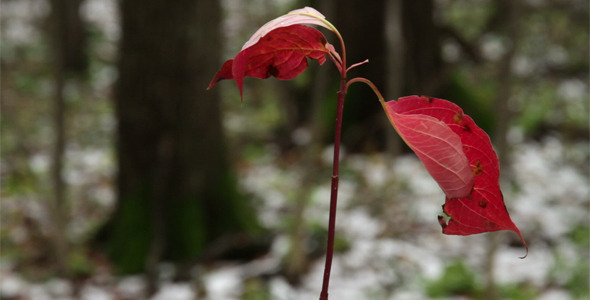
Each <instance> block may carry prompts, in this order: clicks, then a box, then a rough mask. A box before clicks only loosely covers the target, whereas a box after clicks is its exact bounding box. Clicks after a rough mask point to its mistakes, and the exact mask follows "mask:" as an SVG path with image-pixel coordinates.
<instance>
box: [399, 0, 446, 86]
mask: <svg viewBox="0 0 590 300" xmlns="http://www.w3.org/2000/svg"><path fill="white" fill-rule="evenodd" d="M402 28H403V35H404V47H405V53H404V57H405V66H404V81H405V83H404V86H405V88H404V92H405V94H408V95H414V94H417V95H436V94H438V92H439V91H440V89H441V87H442V86H443V85H444V84H446V81H445V80H443V74H442V60H441V57H440V48H441V44H440V38H439V29H438V27H437V26H436V24H435V23H434V2H433V0H421V1H414V0H403V1H402Z"/></svg>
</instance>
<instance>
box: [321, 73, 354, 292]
mask: <svg viewBox="0 0 590 300" xmlns="http://www.w3.org/2000/svg"><path fill="white" fill-rule="evenodd" d="M346 87H347V85H346V73H344V74H343V78H342V79H341V80H340V90H339V91H338V99H337V103H336V126H335V129H334V162H333V167H332V187H331V190H330V219H329V221H328V242H327V245H326V264H325V266H324V282H323V284H322V292H321V293H320V300H328V287H329V285H330V271H331V269H332V258H333V256H334V236H335V231H336V204H337V203H338V179H339V178H338V172H339V165H340V136H341V132H342V112H343V110H344V98H345V96H346Z"/></svg>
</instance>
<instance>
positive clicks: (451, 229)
mask: <svg viewBox="0 0 590 300" xmlns="http://www.w3.org/2000/svg"><path fill="white" fill-rule="evenodd" d="M386 110H387V113H388V115H389V116H390V120H392V123H393V125H394V127H396V129H397V130H398V132H399V133H400V135H402V137H403V138H404V140H405V141H406V142H409V143H408V144H409V145H410V147H411V148H412V149H413V150H414V151H415V152H416V154H418V156H419V157H420V159H421V160H422V162H423V163H424V164H425V166H426V168H427V169H428V170H429V172H430V174H431V175H432V176H433V178H434V179H435V180H436V181H437V182H438V183H439V185H441V187H442V188H443V190H445V187H443V186H444V185H450V186H452V187H454V189H452V190H457V188H458V187H459V186H460V185H461V183H462V182H464V181H465V182H468V181H466V180H464V179H460V178H461V177H462V176H465V178H467V177H468V176H466V174H464V172H465V166H462V167H461V166H460V164H461V163H459V160H460V159H459V158H458V156H461V155H459V154H457V149H460V150H461V151H462V152H463V153H464V156H465V157H466V159H467V162H468V170H469V172H470V173H471V174H472V178H473V181H472V183H471V186H472V187H473V188H472V189H471V188H470V191H469V193H468V194H467V195H461V196H453V193H449V192H448V191H447V190H445V194H446V199H445V204H444V205H443V211H444V212H445V213H446V214H447V215H448V216H449V217H450V219H449V221H448V223H447V222H446V219H445V218H444V217H442V216H439V222H440V224H441V227H442V229H443V233H445V234H453V235H470V234H476V233H482V232H489V231H497V230H511V231H514V232H516V233H517V234H518V236H519V238H520V239H521V241H522V243H523V245H524V246H525V248H526V249H527V252H528V246H527V244H526V242H525V241H524V238H523V237H522V234H521V233H520V230H519V229H518V228H517V227H516V225H514V223H513V222H512V220H511V219H510V215H509V214H508V211H507V210H506V206H505V204H504V198H503V195H502V191H501V190H500V185H499V182H498V180H499V178H500V165H499V161H498V157H497V155H496V152H495V151H494V149H493V148H492V144H491V142H490V138H489V137H488V135H487V134H486V133H485V131H483V130H482V129H481V128H479V127H478V126H477V125H476V124H475V122H474V121H473V119H472V118H471V117H469V116H468V115H466V114H464V113H463V110H462V109H461V108H460V107H458V106H457V105H455V104H453V103H451V102H449V101H446V100H442V99H435V98H430V97H424V96H422V97H419V96H409V97H403V98H400V99H398V101H397V102H396V101H389V102H387V103H386ZM432 119H436V120H437V121H438V122H439V123H437V122H435V121H434V120H432ZM408 120H409V121H408ZM410 126H416V128H419V129H418V130H416V129H414V130H412V129H410V128H409V127H410ZM445 126H446V128H447V130H445V129H442V128H439V127H445ZM426 128H428V129H426ZM449 130H450V131H451V132H452V133H453V134H454V136H455V137H449V136H448V134H449ZM417 131H420V133H416V132H417ZM419 139H424V140H423V141H421V142H420V141H418V140H419ZM439 140H440V141H439ZM449 143H455V145H454V146H451V145H449ZM416 145H418V146H416ZM437 147H440V150H441V151H444V152H446V151H448V155H449V157H453V158H452V159H450V163H445V161H448V158H446V159H447V160H445V158H444V155H443V154H439V153H438V152H437V151H436V150H434V149H431V148H437ZM416 149H418V151H416ZM424 149H426V150H424ZM449 149H451V150H449ZM419 152H423V153H426V154H432V155H429V157H435V158H436V157H440V159H433V160H432V161H429V160H428V158H427V159H426V160H425V159H423V157H424V156H425V155H422V156H421V155H420V154H419ZM433 162H434V165H433ZM453 162H456V163H457V164H453ZM437 164H439V165H440V166H438V165H437ZM451 166H453V167H451ZM429 167H430V169H429ZM447 167H448V170H452V172H450V173H453V174H452V175H451V176H450V177H449V178H450V179H448V180H450V181H451V183H449V182H446V181H445V180H442V184H441V179H442V178H441V176H442V175H444V174H445V171H444V170H442V171H441V170H438V169H440V168H442V169H446V168H447ZM433 168H434V170H435V171H434V172H433V171H432V170H431V169H433ZM437 171H439V172H440V174H441V175H439V173H437ZM433 173H434V174H433ZM455 174H462V175H455ZM467 185H469V184H467ZM459 190H460V189H459ZM457 194H460V193H457Z"/></svg>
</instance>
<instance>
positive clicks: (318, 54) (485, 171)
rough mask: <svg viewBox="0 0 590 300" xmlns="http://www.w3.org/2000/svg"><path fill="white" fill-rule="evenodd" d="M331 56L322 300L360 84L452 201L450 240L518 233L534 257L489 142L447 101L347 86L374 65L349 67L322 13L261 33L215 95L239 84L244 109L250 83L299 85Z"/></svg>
mask: <svg viewBox="0 0 590 300" xmlns="http://www.w3.org/2000/svg"><path fill="white" fill-rule="evenodd" d="M308 25H316V26H321V27H324V28H326V29H328V30H330V31H332V32H333V33H334V34H335V35H336V37H337V38H338V40H339V42H340V52H338V51H336V49H335V47H334V46H332V45H331V44H330V43H328V41H327V39H326V38H325V36H324V35H323V34H322V33H321V32H320V31H319V30H317V29H316V28H314V27H312V26H308ZM326 56H327V57H328V58H330V60H331V61H332V62H333V63H334V65H335V66H336V68H337V69H338V71H339V73H340V88H339V90H338V93H337V98H336V125H335V129H334V155H333V168H332V183H331V191H330V216H329V220H328V237H327V246H326V260H325V267H324V277H323V283H322V289H321V292H320V298H319V299H320V300H327V299H328V287H329V283H330V270H331V266H332V257H333V250H334V235H335V225H336V205H337V200H338V181H339V177H338V176H339V175H338V173H339V160H340V136H341V131H342V112H343V108H344V99H345V97H346V94H347V91H348V89H349V87H350V86H351V85H352V84H354V83H364V84H367V85H368V86H369V87H370V88H371V89H372V90H373V92H374V93H375V95H376V96H377V98H378V99H379V102H380V103H381V105H382V107H383V110H384V112H385V114H386V116H387V118H388V119H389V122H390V123H391V125H392V126H393V128H394V129H395V130H396V131H397V133H398V134H399V135H400V137H401V138H402V139H403V140H404V142H405V143H406V144H407V145H408V146H409V147H410V148H411V149H412V150H413V151H414V153H416V155H417V156H418V158H419V159H420V160H421V161H422V163H423V164H424V167H425V168H426V170H427V171H428V172H429V173H430V175H431V176H432V177H433V178H434V180H435V181H436V182H437V183H438V185H439V186H440V187H441V189H442V190H443V192H444V193H445V204H444V205H443V211H444V213H445V215H446V216H444V217H443V216H438V221H439V223H440V225H441V227H442V232H443V233H444V234H453V235H470V234H476V233H482V232H489V231H497V230H512V231H514V232H516V234H518V236H519V238H520V239H521V241H522V243H523V245H524V246H525V248H526V251H527V253H528V247H527V245H526V243H525V241H524V239H523V237H522V235H521V233H520V231H519V230H518V228H517V227H516V226H515V225H514V223H513V222H512V220H511V219H510V216H509V214H508V211H507V210H506V206H505V205H504V200H503V196H502V192H501V191H500V186H499V184H498V180H499V176H500V168H499V162H498V157H497V156H496V153H495V152H494V150H493V148H492V145H491V142H490V138H489V137H488V135H487V134H486V133H485V132H484V131H483V130H482V129H481V128H479V127H478V126H477V125H476V124H475V122H474V121H473V119H471V118H470V117H469V116H468V115H466V114H464V113H463V110H461V108H460V107H458V106H457V105H455V104H453V103H451V102H449V101H447V100H443V99H436V98H431V97H426V96H408V97H402V98H399V99H398V100H397V101H395V100H391V101H385V99H384V98H383V96H382V95H381V92H380V91H379V89H377V87H376V86H375V85H374V84H373V83H372V82H371V81H370V80H368V79H366V78H363V77H356V78H352V79H348V77H347V74H348V71H350V70H351V69H352V68H355V67H357V66H360V65H362V64H365V63H367V62H368V60H365V61H363V62H359V63H355V64H352V65H350V66H348V64H347V61H346V47H345V44H344V39H343V38H342V35H341V34H340V32H338V30H337V29H336V27H334V25H332V24H331V23H330V22H329V21H328V20H326V18H325V17H324V16H323V15H322V14H321V13H320V12H318V11H317V10H315V9H313V8H311V7H305V8H302V9H297V10H293V11H291V12H289V13H288V14H286V15H283V16H281V17H278V18H276V19H274V20H272V21H270V22H268V23H266V24H265V25H263V26H262V27H260V29H258V31H256V32H255V33H254V35H252V37H251V38H250V39H249V40H248V41H247V42H246V43H245V44H244V46H243V47H242V49H241V51H240V52H239V53H238V54H237V55H236V56H235V58H234V59H230V60H228V61H226V62H225V63H224V64H223V66H222V67H221V69H220V70H219V71H218V72H217V74H215V77H214V78H213V80H212V81H211V84H210V85H209V87H208V88H209V89H210V88H212V87H213V86H214V85H215V84H216V83H217V82H218V81H220V80H222V79H234V81H235V82H236V84H237V86H238V89H239V91H240V97H241V98H242V101H243V82H244V77H246V76H248V77H256V78H261V79H265V78H268V77H270V76H274V77H276V78H278V79H282V80H288V79H293V78H295V77H296V76H297V75H299V74H301V72H303V71H304V70H305V69H306V68H307V66H308V59H312V60H316V61H318V63H319V64H320V65H322V64H324V62H325V61H326V60H327V59H326ZM525 256H526V254H525Z"/></svg>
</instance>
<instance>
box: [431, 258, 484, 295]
mask: <svg viewBox="0 0 590 300" xmlns="http://www.w3.org/2000/svg"><path fill="white" fill-rule="evenodd" d="M476 278H477V276H476V274H475V273H474V272H473V271H472V270H470V269H469V268H467V266H465V264H464V263H463V262H462V261H460V260H457V261H453V262H451V263H449V264H448V265H447V266H446V267H445V270H444V273H443V275H442V276H441V278H439V279H437V280H435V281H431V282H429V283H427V285H426V292H427V294H428V296H430V297H447V296H459V295H460V296H471V297H476V296H477V295H479V294H480V293H481V290H482V288H481V287H480V286H479V285H478V284H477V281H476Z"/></svg>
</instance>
